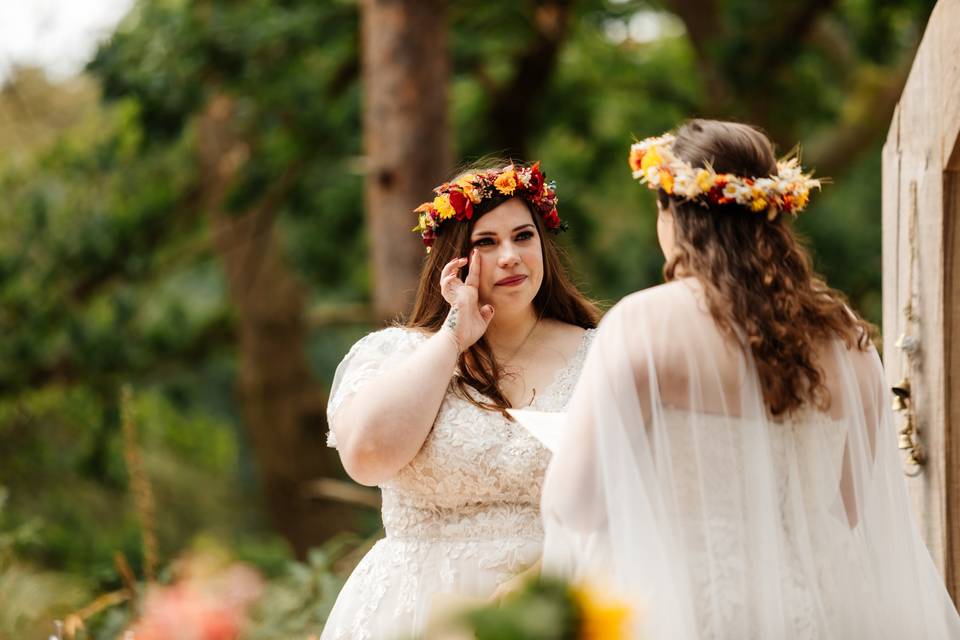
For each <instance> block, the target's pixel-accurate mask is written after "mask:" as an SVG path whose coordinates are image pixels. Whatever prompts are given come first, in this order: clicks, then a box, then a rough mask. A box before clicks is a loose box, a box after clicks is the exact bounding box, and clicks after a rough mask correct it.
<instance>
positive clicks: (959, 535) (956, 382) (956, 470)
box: [943, 138, 960, 602]
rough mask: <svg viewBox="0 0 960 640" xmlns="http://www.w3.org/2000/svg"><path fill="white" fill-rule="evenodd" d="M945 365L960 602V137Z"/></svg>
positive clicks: (949, 530) (950, 225) (948, 574)
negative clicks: (958, 272)
mask: <svg viewBox="0 0 960 640" xmlns="http://www.w3.org/2000/svg"><path fill="white" fill-rule="evenodd" d="M943 217H944V232H943V237H944V243H945V245H946V248H947V249H946V253H945V261H944V276H945V285H946V286H945V290H944V310H945V312H946V314H947V315H946V319H945V327H944V334H945V336H944V346H945V349H944V363H943V368H944V371H945V375H946V389H947V403H946V405H947V406H946V421H945V423H944V455H945V475H944V490H945V494H946V503H945V514H944V526H945V540H944V546H945V558H944V561H945V562H944V578H945V580H946V582H947V589H948V590H949V591H950V594H951V596H952V597H953V600H954V602H957V601H960V278H958V277H957V271H958V269H960V138H955V139H954V148H953V150H952V152H951V154H950V157H949V159H948V163H947V170H946V171H945V172H944V174H943Z"/></svg>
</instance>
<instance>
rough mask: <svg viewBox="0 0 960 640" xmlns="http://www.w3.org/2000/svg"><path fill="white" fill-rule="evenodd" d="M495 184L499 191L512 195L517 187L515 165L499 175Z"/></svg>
mask: <svg viewBox="0 0 960 640" xmlns="http://www.w3.org/2000/svg"><path fill="white" fill-rule="evenodd" d="M493 186H495V187H496V188H497V191H499V192H500V193H502V194H503V195H505V196H509V195H511V194H512V193H513V192H514V190H516V188H517V173H516V171H514V170H513V167H512V166H511V167H510V168H509V169H507V170H506V171H504V172H503V173H501V174H500V175H499V176H497V179H496V181H494V183H493Z"/></svg>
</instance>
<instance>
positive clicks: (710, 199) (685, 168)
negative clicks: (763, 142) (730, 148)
mask: <svg viewBox="0 0 960 640" xmlns="http://www.w3.org/2000/svg"><path fill="white" fill-rule="evenodd" d="M674 141H675V138H674V137H673V135H671V134H669V133H668V134H666V135H662V136H657V137H653V138H647V139H646V140H641V141H640V142H636V143H634V144H633V145H632V146H631V147H630V155H629V157H628V158H627V162H628V164H629V165H630V170H631V171H632V172H633V177H634V178H636V179H637V180H639V181H640V182H641V184H645V185H647V186H648V187H649V188H651V189H662V190H663V191H664V192H666V193H667V194H668V195H671V196H674V197H676V198H680V199H681V200H685V201H692V202H699V203H700V204H702V205H704V206H708V205H710V204H738V205H741V206H743V207H745V208H746V209H747V210H749V211H753V212H754V213H766V216H767V218H768V219H770V220H773V219H774V218H776V217H777V215H778V214H779V213H780V212H781V211H785V212H787V213H789V214H792V215H794V216H795V215H797V214H798V213H800V212H801V211H803V210H804V209H805V208H806V206H807V203H808V202H809V200H810V192H811V191H812V190H813V189H819V188H820V186H821V181H820V180H816V179H814V178H812V177H811V175H812V174H810V173H804V172H803V169H802V168H801V167H800V161H799V160H798V159H797V158H795V157H793V158H788V159H786V160H782V161H780V162H778V163H777V173H776V174H774V175H770V176H763V177H756V176H738V175H735V174H732V173H717V172H716V171H714V170H713V167H710V166H707V167H693V166H692V165H690V163H688V162H686V161H684V160H682V159H681V158H680V157H678V156H677V155H676V154H675V153H674V152H673V143H674Z"/></svg>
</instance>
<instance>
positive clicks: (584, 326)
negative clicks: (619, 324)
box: [322, 164, 599, 640]
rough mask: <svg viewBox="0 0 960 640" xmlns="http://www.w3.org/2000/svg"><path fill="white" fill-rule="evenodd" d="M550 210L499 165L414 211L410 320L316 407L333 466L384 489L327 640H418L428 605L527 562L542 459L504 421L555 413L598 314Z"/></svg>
mask: <svg viewBox="0 0 960 640" xmlns="http://www.w3.org/2000/svg"><path fill="white" fill-rule="evenodd" d="M556 204H557V194H556V190H555V186H554V184H553V183H547V182H545V180H544V175H543V173H542V172H541V171H540V168H539V164H534V165H532V166H523V167H521V166H519V165H513V164H510V165H507V166H497V167H487V168H482V169H478V170H476V171H472V172H469V173H464V174H461V175H459V176H458V177H457V178H455V179H454V180H453V181H451V182H448V183H445V184H443V185H440V186H439V187H438V188H437V189H436V197H435V198H434V199H433V200H432V201H430V202H427V203H425V204H424V205H422V206H421V207H419V208H418V209H417V213H418V214H419V216H418V218H419V224H418V226H417V227H416V229H415V231H418V232H420V234H421V237H422V239H423V242H424V244H426V245H427V247H428V250H429V254H428V256H427V258H426V260H425V261H424V265H423V269H422V271H421V276H420V285H419V289H418V292H417V298H416V302H415V304H414V309H413V312H412V314H411V316H410V318H409V319H408V321H407V323H406V325H405V326H395V327H390V328H388V329H384V330H381V331H377V332H374V333H371V334H370V335H368V336H366V337H364V338H363V339H361V340H360V341H359V342H357V344H355V345H354V346H353V348H351V349H350V352H349V353H348V354H347V356H346V357H345V358H344V359H343V362H342V363H341V364H340V366H339V367H338V368H337V372H336V375H335V377H334V381H333V388H332V390H331V394H330V401H329V403H328V407H327V414H328V417H329V423H330V426H331V432H330V444H331V445H332V446H335V447H337V449H338V450H339V453H340V458H341V460H342V461H343V465H344V468H345V469H346V470H347V472H348V473H349V474H350V475H351V476H352V477H353V478H354V479H355V480H357V481H358V482H360V483H362V484H367V485H377V486H379V487H380V488H381V490H382V493H383V524H384V529H385V530H386V537H385V538H384V539H383V540H381V541H379V542H378V543H377V544H376V545H375V546H374V547H373V549H371V550H370V552H369V553H367V555H366V556H365V557H364V558H363V560H362V561H361V562H360V564H359V565H358V566H357V568H356V569H355V570H354V572H353V574H352V575H351V576H350V579H349V580H348V581H347V583H346V585H344V588H343V590H342V591H341V592H340V595H339V597H338V598H337V602H336V604H335V605H334V608H333V611H332V612H331V614H330V617H329V619H328V620H327V623H326V625H325V626H324V629H323V635H322V638H323V640H339V639H350V640H362V639H374V640H381V639H386V640H389V639H390V638H399V637H403V638H408V637H415V636H417V635H418V634H420V633H422V631H423V629H424V627H425V625H426V624H427V622H428V618H429V617H430V615H431V609H432V607H433V605H434V604H435V603H436V602H437V601H440V600H442V599H443V598H444V597H447V598H451V599H453V598H459V599H470V598H479V599H486V598H489V597H491V596H492V595H493V594H494V593H495V591H496V590H497V588H498V587H499V586H500V585H501V584H503V583H506V582H507V581H508V580H509V579H510V578H512V577H513V576H515V575H516V574H518V573H520V572H523V571H525V570H528V569H529V568H530V567H531V565H534V563H536V561H537V560H538V559H539V557H540V552H541V548H542V546H541V545H542V539H543V528H542V524H541V520H540V511H539V504H540V488H541V486H542V481H543V474H544V471H545V469H546V466H547V462H548V460H549V452H548V451H547V449H545V448H544V447H543V446H541V445H540V443H539V442H537V440H535V439H534V438H533V437H532V436H530V435H529V434H527V433H526V431H524V430H523V429H522V428H520V427H519V426H518V425H517V424H516V423H514V422H513V421H512V420H510V419H509V418H508V417H507V414H506V409H507V408H510V407H524V406H532V407H534V408H537V409H541V410H547V411H561V410H562V409H563V407H564V406H565V405H566V402H567V399H568V398H569V397H570V394H571V392H572V390H573V386H574V383H575V382H576V380H577V376H578V375H579V373H580V367H581V365H582V364H583V359H584V357H585V355H586V351H587V347H588V346H589V344H590V341H591V340H592V338H593V335H594V329H593V327H595V326H596V321H597V317H598V315H599V314H598V313H597V309H596V307H595V306H594V305H593V303H592V302H590V301H589V300H588V299H587V298H585V297H584V296H583V294H581V293H580V292H579V291H578V290H577V289H576V287H574V285H573V284H572V283H571V281H570V278H569V277H568V276H567V274H566V271H565V269H564V266H563V262H562V260H561V255H560V249H559V247H558V246H557V245H556V244H555V242H554V240H553V238H552V236H553V234H554V233H556V232H559V231H562V230H563V229H564V227H565V225H564V224H563V223H562V222H561V221H560V218H559V216H558V214H557V209H556Z"/></svg>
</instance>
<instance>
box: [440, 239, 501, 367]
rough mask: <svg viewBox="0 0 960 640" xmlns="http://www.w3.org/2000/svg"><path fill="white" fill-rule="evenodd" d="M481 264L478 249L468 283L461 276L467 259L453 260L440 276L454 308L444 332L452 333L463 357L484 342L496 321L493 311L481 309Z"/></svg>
mask: <svg viewBox="0 0 960 640" xmlns="http://www.w3.org/2000/svg"><path fill="white" fill-rule="evenodd" d="M480 261H481V258H480V252H479V251H477V250H476V249H474V250H473V252H472V253H471V254H470V260H469V264H470V267H469V268H468V269H467V278H466V280H461V279H460V274H459V272H460V269H462V268H463V266H464V265H465V264H467V262H468V260H467V258H457V259H455V260H451V261H450V262H448V263H447V265H446V266H445V267H444V268H443V271H441V272H440V292H441V294H442V295H443V299H444V300H446V301H447V302H448V303H449V304H450V312H449V313H448V314H447V319H446V320H444V322H443V328H444V329H448V330H449V331H450V332H451V333H452V335H453V339H454V340H455V341H456V343H457V348H458V349H459V350H460V352H461V353H462V352H463V351H464V350H466V349H469V348H470V347H471V346H472V345H473V343H475V342H476V341H477V340H479V339H480V336H482V335H483V334H484V332H485V331H486V330H487V326H488V325H489V324H490V320H491V319H492V318H493V307H492V306H491V305H489V304H485V305H482V306H481V305H480Z"/></svg>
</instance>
